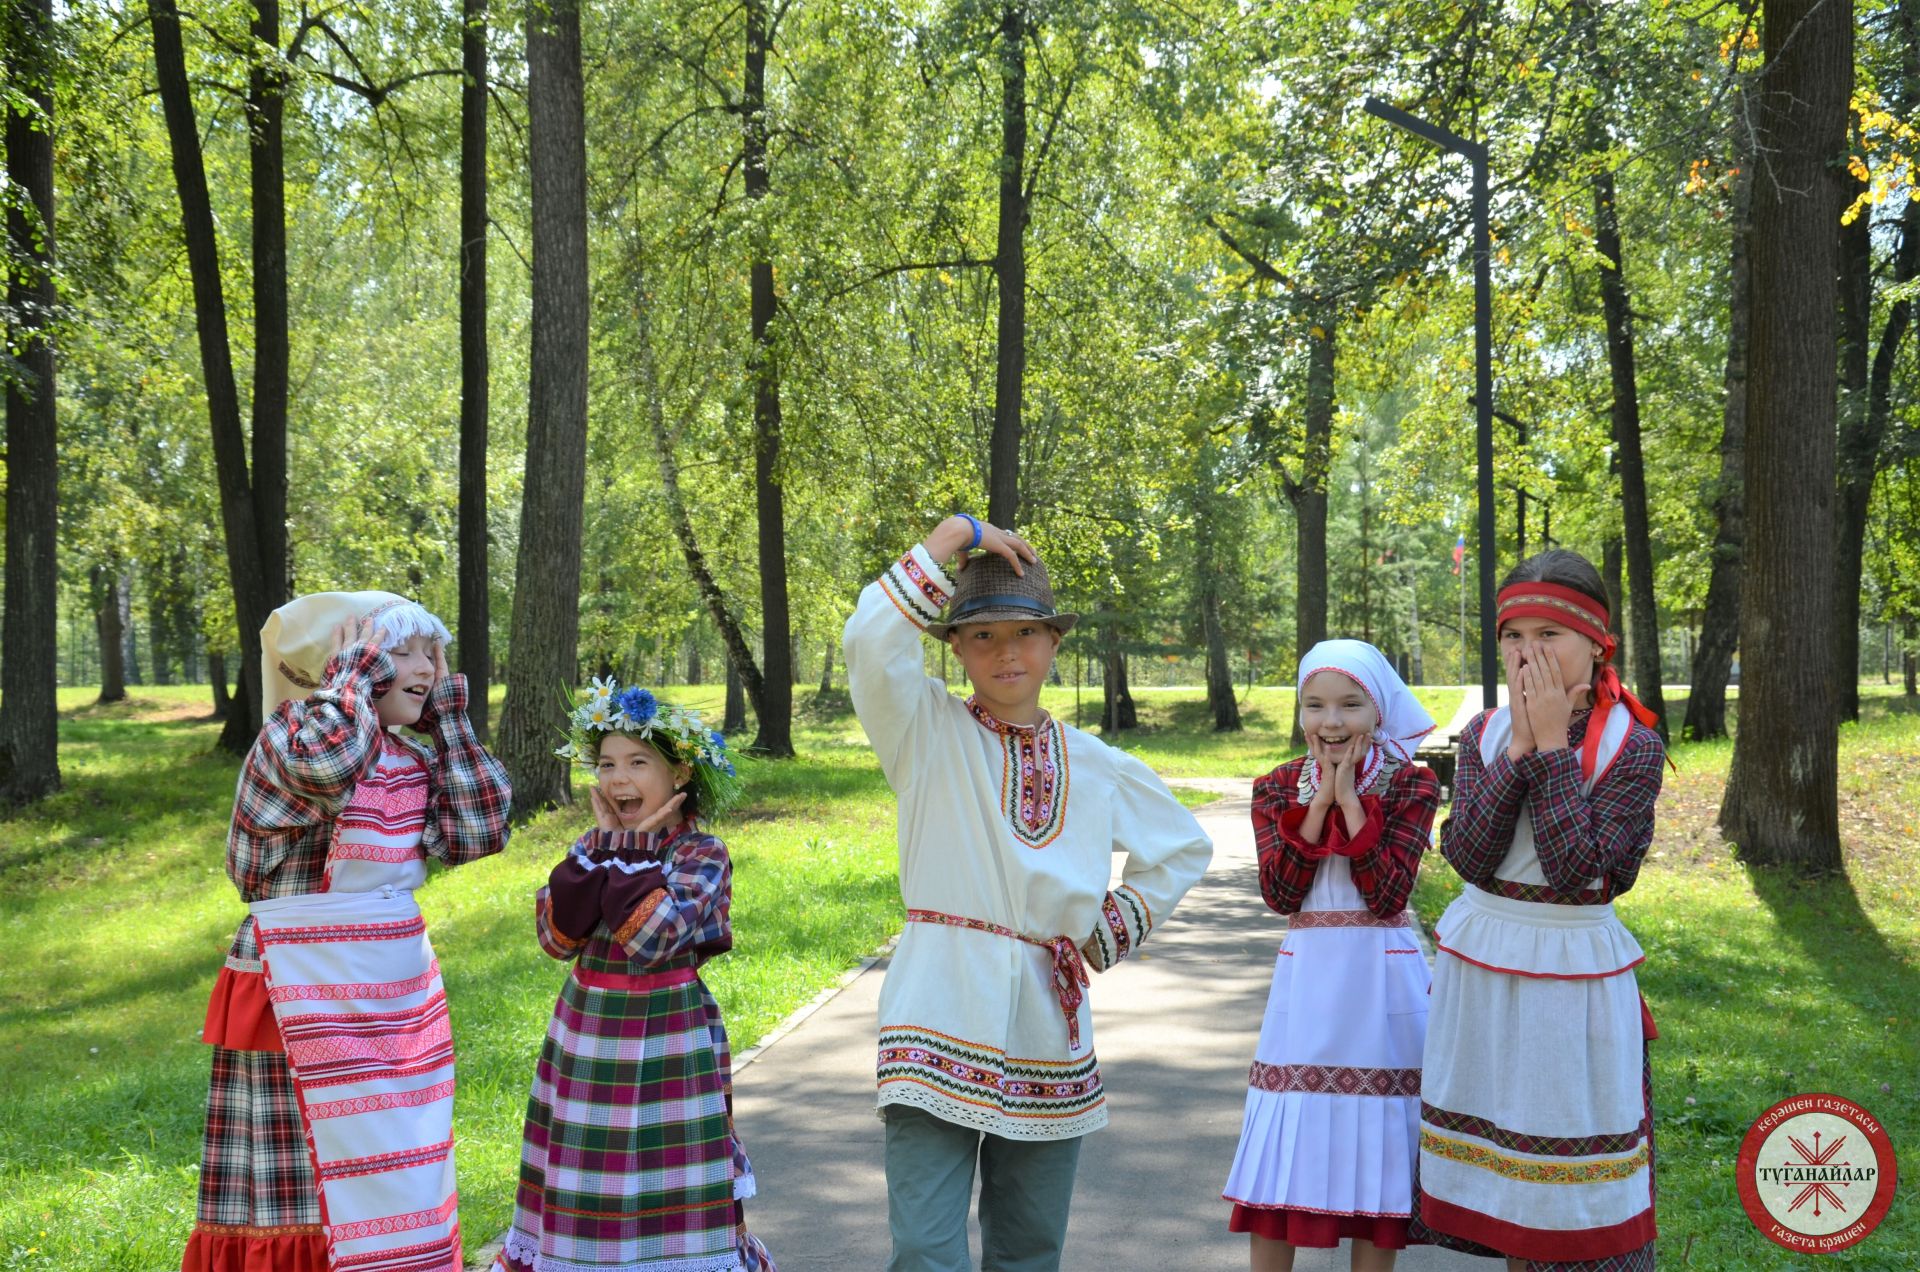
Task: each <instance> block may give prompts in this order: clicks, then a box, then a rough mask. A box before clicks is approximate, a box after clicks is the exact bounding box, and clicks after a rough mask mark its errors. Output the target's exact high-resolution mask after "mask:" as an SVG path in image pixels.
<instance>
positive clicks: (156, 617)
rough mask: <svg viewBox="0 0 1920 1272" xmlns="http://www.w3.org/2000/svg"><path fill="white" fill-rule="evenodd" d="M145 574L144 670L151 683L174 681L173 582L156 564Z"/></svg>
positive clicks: (177, 645)
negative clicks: (145, 666)
mask: <svg viewBox="0 0 1920 1272" xmlns="http://www.w3.org/2000/svg"><path fill="white" fill-rule="evenodd" d="M145 574H146V576H147V673H148V676H149V677H150V678H151V680H152V681H153V683H154V684H156V685H170V684H172V683H173V663H174V657H175V655H176V654H177V653H178V652H179V642H178V641H176V640H175V639H174V634H173V604H172V584H171V583H170V582H169V581H168V580H167V579H166V577H165V576H164V573H163V571H162V570H161V569H160V567H157V566H152V565H150V566H148V567H147V569H146V570H145Z"/></svg>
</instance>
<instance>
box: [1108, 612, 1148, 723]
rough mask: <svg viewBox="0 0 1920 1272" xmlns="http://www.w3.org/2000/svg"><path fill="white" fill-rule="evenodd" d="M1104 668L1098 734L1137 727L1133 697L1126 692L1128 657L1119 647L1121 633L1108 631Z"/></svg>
mask: <svg viewBox="0 0 1920 1272" xmlns="http://www.w3.org/2000/svg"><path fill="white" fill-rule="evenodd" d="M1104 657H1105V662H1106V667H1105V671H1104V673H1103V674H1102V675H1101V677H1100V682H1101V683H1100V688H1101V698H1102V701H1101V706H1100V732H1101V734H1102V735H1105V734H1108V733H1113V732H1116V731H1118V730H1121V729H1137V728H1139V727H1140V715H1139V712H1137V711H1136V710H1135V709H1134V705H1133V694H1132V693H1131V692H1130V691H1129V690H1128V689H1127V656H1126V654H1125V653H1123V652H1122V651H1121V648H1120V633H1118V632H1116V631H1113V630H1111V629H1109V631H1108V633H1107V648H1106V653H1105V655H1104Z"/></svg>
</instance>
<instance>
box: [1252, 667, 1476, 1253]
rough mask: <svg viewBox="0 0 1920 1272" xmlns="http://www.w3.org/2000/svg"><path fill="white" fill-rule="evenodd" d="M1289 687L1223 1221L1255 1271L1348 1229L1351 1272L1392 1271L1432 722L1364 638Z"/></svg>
mask: <svg viewBox="0 0 1920 1272" xmlns="http://www.w3.org/2000/svg"><path fill="white" fill-rule="evenodd" d="M1297 683H1298V691H1299V705H1300V728H1301V731H1302V732H1303V733H1305V734H1306V738H1307V749H1308V754H1306V755H1304V756H1301V757H1300V758H1299V759H1295V760H1289V761H1287V762H1286V763H1285V764H1282V765H1281V766H1280V767H1279V768H1277V769H1275V770H1274V771H1273V772H1271V773H1269V774H1267V775H1266V776H1265V777H1262V778H1260V779H1259V780H1258V781H1256V782H1255V783H1254V784H1253V833H1254V844H1255V848H1256V850H1257V852H1258V854H1259V858H1260V893H1261V895H1262V896H1263V897H1265V898H1266V902H1267V904H1268V905H1270V906H1272V907H1273V908H1274V909H1275V910H1277V911H1279V912H1280V913H1281V914H1285V915H1288V916H1290V917H1289V920H1288V923H1287V937H1286V943H1285V944H1284V945H1283V946H1282V947H1281V950H1280V954H1279V957H1278V958H1276V959H1275V960H1274V969H1273V989H1272V991H1271V993H1270V994H1269V996H1268V999H1267V1014H1266V1019H1265V1020H1264V1021H1263V1022H1262V1024H1261V1027H1260V1042H1259V1045H1258V1047H1257V1049H1256V1051H1255V1055H1254V1062H1253V1069H1252V1072H1251V1073H1250V1074H1249V1077H1248V1082H1247V1109H1246V1120H1245V1123H1244V1125H1243V1128H1242V1130H1241V1132H1240V1147H1239V1150H1238V1151H1237V1152H1236V1153H1235V1154H1234V1160H1233V1167H1232V1170H1231V1171H1230V1172H1229V1173H1228V1177H1227V1186H1226V1189H1225V1190H1224V1195H1225V1197H1226V1199H1227V1200H1228V1201H1231V1202H1233V1203H1234V1206H1233V1215H1232V1217H1231V1219H1230V1220H1229V1225H1228V1226H1229V1227H1230V1229H1231V1230H1232V1231H1234V1232H1246V1233H1250V1234H1252V1235H1251V1246H1252V1250H1251V1254H1252V1263H1253V1269H1254V1272H1288V1270H1289V1269H1291V1268H1292V1267H1293V1252H1294V1249H1295V1248H1296V1247H1299V1246H1318V1247H1331V1246H1337V1245H1339V1244H1340V1239H1341V1238H1343V1237H1347V1238H1351V1239H1352V1242H1353V1250H1352V1255H1351V1258H1352V1264H1353V1267H1354V1268H1356V1269H1387V1268H1391V1267H1392V1266H1393V1260H1394V1253H1393V1252H1394V1251H1395V1250H1399V1249H1403V1248H1405V1246H1406V1244H1407V1228H1408V1223H1409V1220H1410V1218H1411V1216H1412V1213H1413V1163H1414V1153H1415V1148H1416V1145H1417V1142H1418V1139H1419V1126H1420V1108H1419V1096H1420V1051H1421V1047H1422V1045H1423V1044H1424V1042H1425V1040H1426V1026H1427V968H1426V960H1425V959H1424V958H1423V957H1422V956H1421V953H1420V948H1419V946H1418V944H1417V943H1416V942H1415V941H1414V939H1413V932H1412V922H1411V920H1410V919H1409V918H1408V916H1407V911H1406V905H1407V897H1408V895H1409V894H1410V893H1411V892H1412V891H1413V881H1414V877H1415V875H1416V874H1417V873H1418V872H1419V869H1420V856H1421V854H1422V853H1423V852H1424V851H1425V850H1426V847H1427V841H1428V838H1429V836H1430V835H1431V834H1432V831H1433V815H1434V811H1435V810H1436V809H1437V808H1438V807H1439V803H1440V787H1439V783H1438V782H1437V781H1436V780H1435V778H1434V775H1433V771H1432V770H1431V769H1428V768H1425V767H1423V766H1421V765H1417V764H1414V763H1413V762H1412V752H1413V748H1414V747H1415V746H1417V745H1418V743H1419V740H1420V739H1421V738H1423V737H1425V736H1426V735H1427V734H1428V733H1429V732H1431V731H1432V730H1433V718H1432V717H1431V716H1429V715H1428V714H1427V711H1426V708H1424V707H1422V706H1421V705H1420V702H1419V700H1418V699H1416V698H1415V697H1414V696H1413V691H1412V690H1410V689H1408V688H1407V686H1406V685H1405V683H1403V682H1402V681H1401V679H1400V677H1399V676H1398V675H1397V674H1396V673H1395V672H1394V670H1393V667H1392V665H1391V664H1390V663H1388V661H1387V659H1386V657H1385V655H1383V654H1382V653H1381V652H1380V651H1379V650H1377V649H1375V648H1374V647H1373V646H1372V645H1369V644H1367V643H1365V642H1364V641H1357V640H1328V641H1322V642H1321V643H1320V644H1318V645H1315V646H1314V647H1313V648H1312V649H1311V650H1309V651H1307V655H1306V657H1304V658H1302V659H1301V660H1300V675H1299V679H1298V682H1297Z"/></svg>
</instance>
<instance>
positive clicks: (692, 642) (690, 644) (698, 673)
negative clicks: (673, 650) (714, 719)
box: [687, 632, 831, 685]
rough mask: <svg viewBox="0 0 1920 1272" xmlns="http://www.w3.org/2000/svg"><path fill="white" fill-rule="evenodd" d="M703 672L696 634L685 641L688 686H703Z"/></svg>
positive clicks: (698, 638)
mask: <svg viewBox="0 0 1920 1272" xmlns="http://www.w3.org/2000/svg"><path fill="white" fill-rule="evenodd" d="M829 648H831V647H829ZM829 657H831V654H829ZM705 672H706V668H705V666H704V664H703V663H702V662H701V661H700V635H699V633H698V632H696V633H694V635H693V636H692V637H690V638H689V639H688V641H687V683H688V684H690V685H698V684H704V683H705V681H704V680H703V679H702V677H703V676H704V675H705Z"/></svg>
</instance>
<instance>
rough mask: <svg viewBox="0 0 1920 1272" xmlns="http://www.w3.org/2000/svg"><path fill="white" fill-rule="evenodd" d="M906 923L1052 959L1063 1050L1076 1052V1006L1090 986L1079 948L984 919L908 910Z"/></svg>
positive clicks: (1078, 1011) (1077, 1016)
mask: <svg viewBox="0 0 1920 1272" xmlns="http://www.w3.org/2000/svg"><path fill="white" fill-rule="evenodd" d="M907 922H909V923H936V924H939V925H941V926H943V927H963V928H972V929H973V930H974V931H976V932H991V933H993V935H995V936H1007V937H1012V938H1013V939H1014V940H1016V941H1025V942H1026V943H1027V944H1028V945H1037V946H1039V947H1040V948H1041V949H1043V950H1046V951H1047V952H1048V953H1050V954H1052V955H1053V990H1054V993H1056V994H1058V995H1059V996H1060V1010H1061V1012H1062V1013H1063V1014H1064V1015H1065V1016H1066V1018H1067V1049H1068V1050H1069V1051H1078V1050H1079V1049H1080V1004H1081V1003H1082V1002H1084V1001H1085V1000H1086V995H1085V994H1084V993H1082V992H1081V991H1082V990H1083V989H1085V988H1086V987H1087V986H1088V985H1090V984H1091V983H1092V982H1091V981H1089V980H1088V978H1087V962H1086V958H1085V956H1084V955H1082V954H1081V953H1080V947H1079V946H1078V945H1075V944H1074V943H1073V941H1072V940H1070V939H1069V938H1067V937H1064V936H1056V937H1054V938H1053V939H1052V940H1050V941H1043V940H1041V939H1040V938H1039V937H1037V936H1028V935H1026V934H1025V933H1023V932H1016V931H1014V930H1013V929H1012V928H1008V927H1001V926H1000V925H999V924H998V923H989V922H987V921H986V920H985V919H967V918H962V917H961V916H959V915H957V914H942V913H941V912H940V911H938V910H908V911H907Z"/></svg>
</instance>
